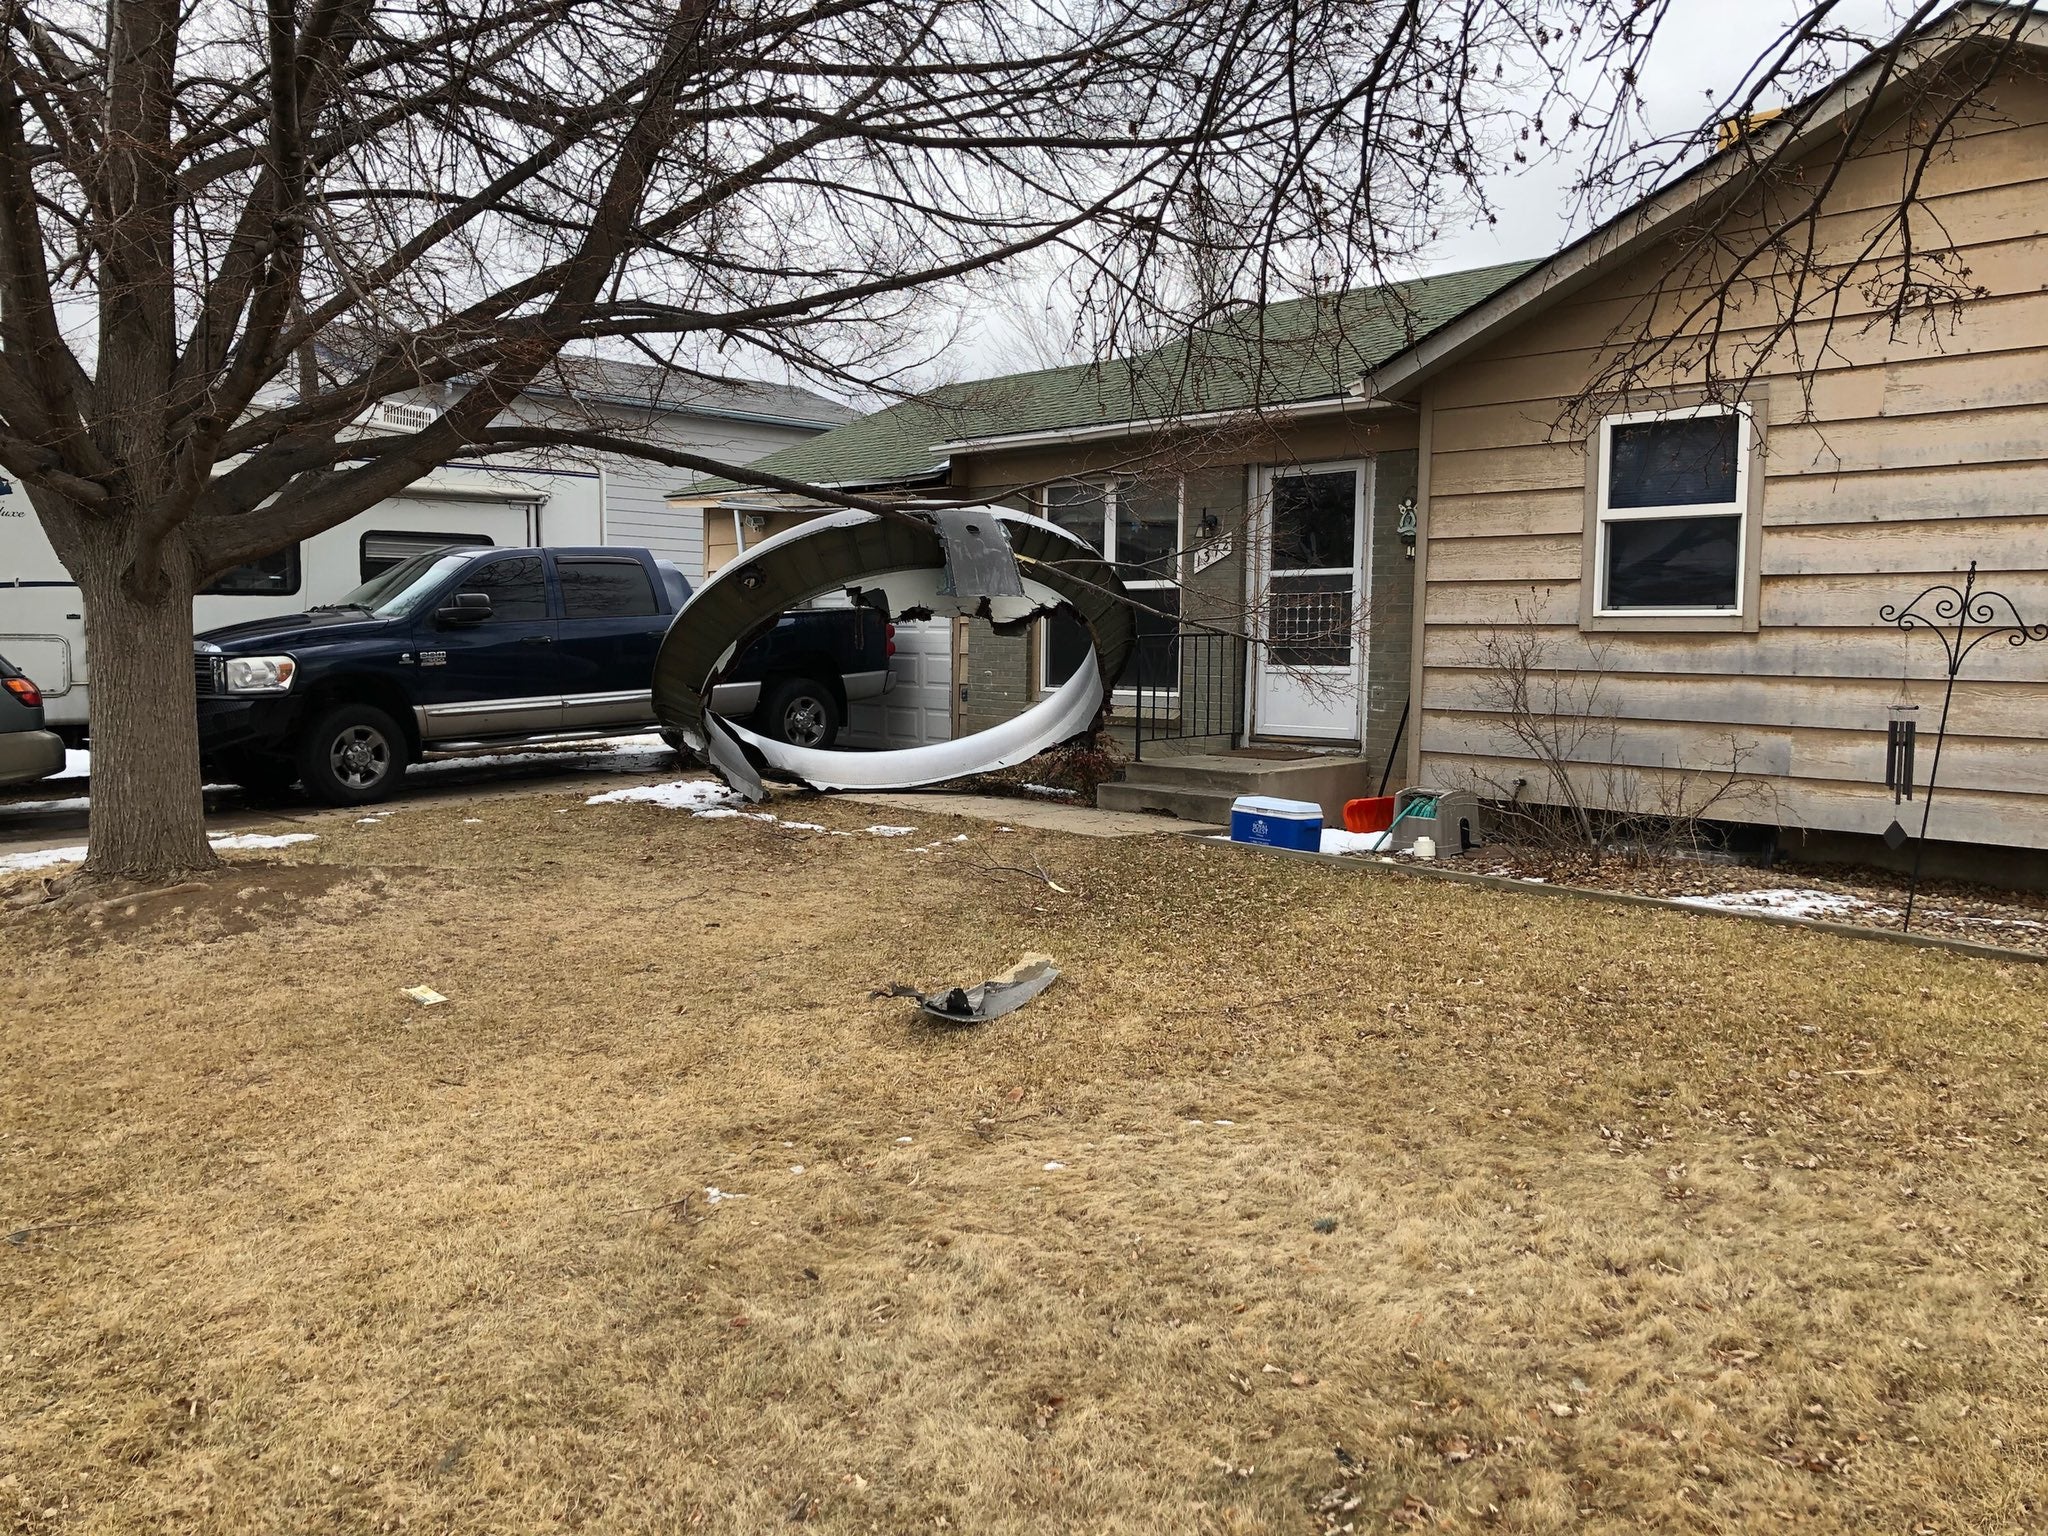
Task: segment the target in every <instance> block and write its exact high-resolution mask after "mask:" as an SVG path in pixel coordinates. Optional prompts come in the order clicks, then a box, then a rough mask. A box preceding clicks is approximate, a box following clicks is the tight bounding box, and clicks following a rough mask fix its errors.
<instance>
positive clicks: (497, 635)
mask: <svg viewBox="0 0 2048 1536" xmlns="http://www.w3.org/2000/svg"><path fill="white" fill-rule="evenodd" d="M689 594H690V587H689V582H688V580H687V578H685V577H684V575H683V573H682V572H681V571H680V570H678V569H676V567H674V566H672V565H669V564H667V563H665V562H662V561H658V560H656V559H655V558H654V556H653V555H652V554H651V553H649V552H648V551H647V550H644V549H627V548H616V547H606V548H595V549H495V548H491V549H469V548H451V549H442V550H434V551H430V552H427V553H424V554H420V555H416V556H414V557H413V558H412V559H410V560H407V561H405V562H403V563H402V564H399V565H396V566H393V567H392V568H391V569H390V570H388V571H384V572H381V573H380V574H378V575H377V576H375V577H374V578H372V579H371V580H369V581H367V582H365V583H364V584H363V585H362V586H360V587H358V588H356V590H355V591H353V592H351V593H349V594H348V596H347V597H345V598H343V599H342V600H341V601H340V602H338V603H330V604H325V605H323V606H321V607H318V608H314V609H312V610H310V611H309V612H306V613H301V614H289V615H285V616H282V617H278V618H269V619H259V620H255V621H252V622H250V623H246V624H236V625H230V626H228V627H226V628H223V629H215V630H209V631H208V632H207V633H205V634H203V635H201V636H199V637H198V639H197V640H196V641H195V642H194V647H193V674H194V680H195V683H196V685H197V692H198V699H199V740H200V752H201V755H202V757H203V758H204V759H205V761H206V764H207V771H208V773H209V774H210V775H212V776H215V777H218V778H222V779H226V780H228V781H229V782H232V783H239V784H242V785H244V786H246V787H249V788H252V789H257V790H274V789H281V788H283V787H284V786H286V785H288V784H290V783H292V782H293V781H294V780H297V781H299V782H301V783H302V784H303V785H304V786H305V789H306V791H307V793H308V794H310V795H311V796H312V797H313V798H314V799H316V800H322V801H325V802H327V803H328V804H331V805H357V804H363V803H366V802H369V801H372V800H380V799H383V798H384V797H385V796H387V795H389V794H391V793H392V792H393V791H394V790H395V789H396V788H397V786H398V784H399V782H400V780H401V779H402V778H403V776H404V772H405V768H406V765H407V764H408V763H412V762H417V761H419V760H420V759H421V758H422V757H423V756H425V755H427V754H429V753H451V754H453V753H460V752H463V751H478V750H493V749H497V748H501V747H505V746H516V745H525V744H530V743H534V742H542V741H564V740H574V739H576V738H578V737H591V736H605V735H615V734H619V733H622V732H628V731H640V730H651V729H653V728H654V727H655V725H656V721H655V718H654V713H653V709H652V706H651V704H650V703H649V689H650V685H651V682H652V679H653V673H654V657H655V652H656V651H657V650H658V649H659V648H660V645H661V638H662V636H663V635H664V634H665V633H666V632H667V630H668V626H669V624H670V622H671V621H672V620H673V619H674V618H675V616H676V613H677V612H678V611H679V610H680V609H681V608H682V606H683V604H684V603H685V602H687V601H688V600H689ZM890 635H891V626H890V625H889V624H888V623H887V621H886V619H885V617H884V616H883V615H882V614H880V613H878V612H876V611H875V610H873V609H871V608H860V607H855V608H838V609H830V608H828V609H815V610H803V611H799V612H792V613H787V614H784V615H783V616H782V618H781V620H780V621H779V622H778V623H777V625H776V627H775V628H774V629H772V630H770V631H769V632H768V633H767V634H765V635H763V636H761V637H760V638H758V639H757V640H756V641H755V642H754V643H753V644H752V645H750V646H749V647H748V649H747V650H746V652H745V653H744V654H743V655H742V656H741V657H740V658H738V660H737V662H736V663H735V665H734V666H733V667H732V668H730V669H729V671H728V674H727V676H726V678H725V680H724V684H723V686H722V688H721V690H720V693H719V696H717V697H715V698H714V702H713V707H714V708H718V709H719V711H720V712H721V713H723V714H726V715H728V716H730V717H733V718H747V719H749V723H750V724H752V725H753V726H754V728H755V729H757V730H760V731H761V732H762V733H763V734H766V735H775V736H778V737H780V738H781V739H783V740H786V741H794V742H797V743H799V744H801V745H807V746H830V745H831V744H832V741H833V739H834V738H835V737H836V736H837V735H838V732H839V728H840V726H841V725H842V724H843V723H844V722H845V719H846V712H847V707H848V705H849V704H850V703H852V702H853V701H855V700H858V699H861V698H869V697H874V696H876V695H878V694H881V693H884V692H886V691H887V690H888V688H889V686H890V683H891V681H892V679H891V677H890V673H889V654H890V652H891V651H893V650H894V642H893V641H892V639H891V638H890Z"/></svg>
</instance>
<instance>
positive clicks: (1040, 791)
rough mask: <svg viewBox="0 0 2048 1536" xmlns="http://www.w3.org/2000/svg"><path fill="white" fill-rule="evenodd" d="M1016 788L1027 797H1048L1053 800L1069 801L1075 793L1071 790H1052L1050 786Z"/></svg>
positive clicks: (1020, 786) (1022, 786)
mask: <svg viewBox="0 0 2048 1536" xmlns="http://www.w3.org/2000/svg"><path fill="white" fill-rule="evenodd" d="M1017 787H1018V788H1019V789H1021V790H1023V791H1024V793H1025V794H1027V795H1050V796H1052V797H1053V798H1054V799H1055V800H1071V799H1073V798H1074V793H1075V792H1074V791H1073V790H1071V789H1054V788H1053V787H1052V786H1051V785H1050V784H1019V785H1018V786H1017Z"/></svg>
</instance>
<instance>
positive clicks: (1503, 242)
mask: <svg viewBox="0 0 2048 1536" xmlns="http://www.w3.org/2000/svg"><path fill="white" fill-rule="evenodd" d="M1809 3H1810V0H1672V5H1671V12H1670V15H1669V17H1668V18H1667V21H1666V23H1665V25H1664V27H1662V28H1661V29H1660V30H1659V32H1658V35H1657V39H1656V44H1655V47H1654V49H1653V52H1652V55H1651V58H1650V61H1649V68H1648V70H1647V71H1646V73H1645V76H1644V81H1643V89H1644V97H1645V104H1646V111H1647V115H1648V127H1649V128H1650V130H1651V131H1653V132H1654V133H1657V134H1666V133H1683V132H1685V131H1687V130H1689V129H1691V128H1694V127H1697V126H1698V125H1699V124H1700V123H1701V122H1702V121H1704V120H1705V118H1706V117H1707V115H1708V113H1709V112H1710V111H1711V110H1712V108H1713V105H1714V103H1715V102H1718V101H1721V100H1724V99H1726V97H1727V95H1728V93H1729V92H1730V91H1732V90H1733V89H1734V88H1735V87H1736V86H1737V84H1738V83H1739V82H1740V81H1741V79H1742V77H1743V74H1744V72H1745V71H1746V70H1747V69H1748V68H1749V67H1750V66H1751V65H1752V64H1753V63H1754V62H1755V61H1756V59H1757V58H1758V56H1759V55H1761V54H1762V53H1763V52H1764V51H1765V50H1766V49H1767V48H1769V47H1770V46H1771V43H1772V41H1773V40H1774V39H1776V38H1777V37H1778V36H1780V34H1781V33H1782V32H1783V30H1784V28H1785V26H1786V25H1787V24H1788V23H1789V22H1790V21H1791V20H1792V18H1793V17H1795V16H1796V15H1798V14H1800V13H1802V12H1803V11H1804V10H1806V9H1807V7H1808V4H1809ZM1901 3H1902V0H1844V3H1843V4H1842V5H1841V7H1840V9H1839V10H1838V11H1837V12H1836V19H1837V20H1838V22H1839V24H1840V25H1841V26H1843V27H1847V28H1852V29H1855V30H1857V31H1868V32H1879V33H1882V34H1883V35H1886V36H1889V35H1890V34H1891V33H1892V32H1893V31H1894V30H1895V28H1896V25H1897V22H1896V20H1895V18H1897V17H1898V16H1899V15H1901V14H1902V12H1901ZM1851 59H1852V54H1851V52H1850V50H1849V48H1848V46H1847V45H1843V46H1842V48H1841V57H1840V59H1839V61H1838V62H1839V63H1840V64H1841V65H1842V66H1843V67H1846V66H1847V65H1848V64H1849V63H1850V62H1851ZM1583 153H1584V146H1582V145H1576V144H1574V145H1568V146H1567V147H1566V149H1565V151H1564V155H1563V157H1562V158H1561V159H1549V160H1543V161H1539V162H1537V163H1534V164H1531V165H1528V166H1522V167H1517V168H1515V169H1514V170H1513V171H1506V172H1503V173H1501V174H1499V175H1497V176H1495V177H1493V178H1491V179H1490V180H1489V181H1488V183H1487V194H1488V196H1489V198H1490V199H1491V200H1492V202H1493V205H1494V212H1495V214H1496V216H1497V217H1498V219H1499V222H1498V224H1496V225H1494V226H1492V227H1488V226H1487V225H1486V224H1484V223H1483V222H1478V223H1472V222H1470V221H1467V222H1465V223H1464V224H1462V225H1461V224H1459V223H1457V222H1450V223H1447V224H1446V227H1445V230H1444V235H1443V238H1442V240H1441V241H1440V242H1439V243H1438V244H1437V245H1436V247H1435V248H1434V249H1433V250H1431V251H1430V252H1428V253H1427V254H1426V255H1425V257H1424V258H1423V259H1422V261H1421V262H1420V263H1418V270H1419V271H1420V272H1422V273H1432V272H1450V271H1456V270H1458V269H1460V268H1464V267H1481V266H1487V265H1490V264H1492V263H1495V262H1502V261H1514V260H1520V259H1525V258H1529V257H1537V256H1543V255H1547V254H1548V253H1550V252H1552V251H1555V250H1557V249H1558V248H1559V247H1560V246H1562V245H1564V244H1565V243H1567V242H1568V241H1569V240H1571V239H1572V238H1573V237H1575V236H1576V235H1579V234H1582V233H1584V227H1583V226H1584V223H1585V219H1584V218H1583V217H1581V218H1580V219H1579V220H1578V221H1577V222H1576V223H1575V222H1574V221H1573V220H1572V219H1571V217H1570V214H1571V208H1570V204H1571V202H1572V199H1571V198H1570V197H1569V196H1568V191H1569V188H1570V186H1571V184H1572V181H1573V179H1574V177H1575V176H1576V175H1577V174H1578V172H1579V171H1580V169H1581V163H1580V156H1581V155H1583ZM1608 211H1609V212H1612V211H1613V210H1611V209H1610V210H1608ZM1045 291H1046V284H1045V283H1044V280H1043V278H1042V277H1034V276H1028V275H1025V274H1021V273H1020V274H1019V275H1018V276H1017V278H1016V280H1015V284H1014V288H1013V293H1014V300H1015V301H1014V303H1013V304H995V305H990V306H988V307H987V308H986V309H985V310H984V311H983V312H982V313H980V314H977V315H972V316H970V317H968V318H967V320H966V321H965V322H964V324H963V328H962V330H961V331H960V333H959V334H958V335H957V336H955V337H954V338H953V339H952V340H951V342H950V344H949V345H948V346H947V347H946V348H945V352H944V356H943V358H942V360H941V362H940V364H939V365H938V367H937V368H936V369H934V370H932V371H931V372H932V375H933V377H934V378H941V377H952V378H975V377H985V376H987V375H990V374H996V373H1004V372H1009V371H1013V370H1019V369H1025V368H1031V367H1037V366H1043V365H1046V364H1049V363H1054V362H1061V361H1067V360H1069V359H1068V358H1067V357H1063V356H1057V355H1053V354H1055V353H1056V352H1057V350H1058V346H1059V343H1060V342H1061V341H1062V340H1063V339H1064V337H1063V334H1062V330H1061V327H1060V326H1059V324H1058V323H1057V317H1056V316H1054V317H1049V318H1048V320H1047V322H1046V323H1044V324H1034V322H1033V320H1032V318H1031V316H1032V312H1033V311H1035V310H1041V309H1042V308H1043V306H1044V302H1045V300H1044V294H1045ZM1034 333H1036V334H1034Z"/></svg>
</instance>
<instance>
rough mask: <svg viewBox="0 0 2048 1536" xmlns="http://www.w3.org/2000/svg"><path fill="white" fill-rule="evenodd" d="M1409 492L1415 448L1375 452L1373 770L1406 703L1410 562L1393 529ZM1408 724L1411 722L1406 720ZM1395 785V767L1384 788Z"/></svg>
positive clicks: (1369, 726)
mask: <svg viewBox="0 0 2048 1536" xmlns="http://www.w3.org/2000/svg"><path fill="white" fill-rule="evenodd" d="M1414 494H1415V453H1414V450H1413V449H1399V450H1395V451H1393V452H1387V453H1381V454H1380V455H1379V456H1378V457H1377V458H1376V459H1375V460H1374V466H1373V479H1372V580H1371V593H1372V597H1371V604H1372V606H1371V608H1370V610H1369V611H1368V615H1367V621H1368V623H1369V624H1370V625H1371V637H1372V638H1371V644H1370V646H1369V647H1368V649H1367V659H1366V678H1365V687H1366V695H1365V699H1366V715H1365V742H1364V749H1365V756H1366V759H1367V760H1368V761H1369V762H1370V763H1372V765H1373V766H1374V768H1375V769H1377V768H1378V767H1379V766H1380V765H1381V764H1382V763H1384V762H1385V761H1386V760H1387V754H1388V753H1389V752H1390V751H1392V750H1393V747H1394V732H1395V730H1396V729H1397V728H1398V727H1399V725H1400V721H1401V710H1402V708H1403V706H1404V705H1406V703H1407V702H1408V679H1409V666H1408V664H1409V661H1410V659H1411V658H1412V657H1413V655H1414V652H1415V630H1414V624H1413V619H1414V615H1415V562H1414V561H1413V560H1411V559H1409V558H1408V552H1407V546H1406V545H1404V544H1403V543H1402V542H1401V539H1400V536H1399V533H1398V531H1397V528H1398V524H1399V522H1400V517H1401V503H1402V502H1404V501H1407V500H1408V499H1410V498H1411V497H1413V496H1414ZM1409 727H1410V729H1413V727H1414V722H1413V721H1412V720H1411V721H1410V722H1409ZM1399 784H1400V768H1399V765H1398V764H1397V765H1396V768H1395V773H1394V777H1393V778H1392V779H1390V780H1389V781H1388V784H1387V792H1388V793H1389V794H1391V793H1393V791H1394V789H1395V788H1396V787H1397V786H1398V785H1399Z"/></svg>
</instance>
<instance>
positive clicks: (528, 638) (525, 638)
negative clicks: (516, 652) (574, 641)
mask: <svg viewBox="0 0 2048 1536" xmlns="http://www.w3.org/2000/svg"><path fill="white" fill-rule="evenodd" d="M519 643H520V644H521V645H553V644H554V643H555V642H554V641H553V640H551V639H549V638H548V637H547V636H546V635H521V636H520V637H519Z"/></svg>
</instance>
